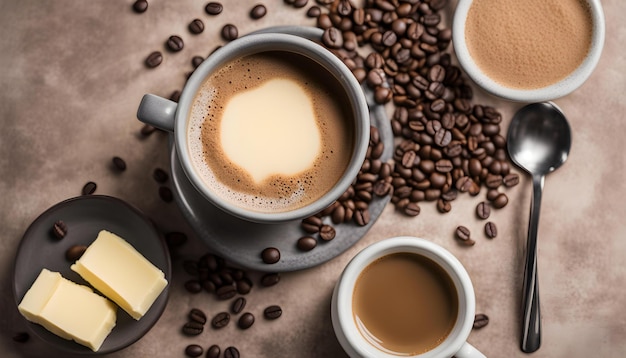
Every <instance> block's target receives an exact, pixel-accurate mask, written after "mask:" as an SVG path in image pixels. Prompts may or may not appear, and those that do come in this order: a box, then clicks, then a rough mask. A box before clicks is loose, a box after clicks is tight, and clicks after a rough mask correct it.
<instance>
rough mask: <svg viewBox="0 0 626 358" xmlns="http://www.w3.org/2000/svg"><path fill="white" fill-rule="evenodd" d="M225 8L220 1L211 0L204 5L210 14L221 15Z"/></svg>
mask: <svg viewBox="0 0 626 358" xmlns="http://www.w3.org/2000/svg"><path fill="white" fill-rule="evenodd" d="M223 9H224V6H222V4H221V3H219V2H210V3H208V4H206V6H205V7H204V11H206V13H207V14H209V15H219V14H220V13H221V12H222V10H223Z"/></svg>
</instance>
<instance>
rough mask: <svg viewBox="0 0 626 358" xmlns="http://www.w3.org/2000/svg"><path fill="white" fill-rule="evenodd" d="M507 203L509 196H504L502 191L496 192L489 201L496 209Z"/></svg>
mask: <svg viewBox="0 0 626 358" xmlns="http://www.w3.org/2000/svg"><path fill="white" fill-rule="evenodd" d="M508 203H509V197H508V196H506V194H504V193H500V194H498V196H496V198H495V199H493V201H492V202H491V204H492V205H493V207H494V208H496V209H502V208H503V207H505V206H506V204H508Z"/></svg>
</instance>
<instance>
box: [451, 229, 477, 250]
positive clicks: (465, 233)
mask: <svg viewBox="0 0 626 358" xmlns="http://www.w3.org/2000/svg"><path fill="white" fill-rule="evenodd" d="M455 234H456V237H457V239H459V240H460V241H461V242H462V243H463V244H465V245H467V246H472V245H474V244H475V241H474V240H472V238H471V237H470V230H469V229H468V228H467V227H465V226H458V227H457V228H456V232H455Z"/></svg>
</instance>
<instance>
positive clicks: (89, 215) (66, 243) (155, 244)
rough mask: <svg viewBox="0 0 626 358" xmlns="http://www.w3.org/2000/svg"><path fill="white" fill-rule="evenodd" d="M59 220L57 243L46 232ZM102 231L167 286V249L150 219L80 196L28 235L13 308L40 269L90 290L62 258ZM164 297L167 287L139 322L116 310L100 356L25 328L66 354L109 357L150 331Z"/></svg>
mask: <svg viewBox="0 0 626 358" xmlns="http://www.w3.org/2000/svg"><path fill="white" fill-rule="evenodd" d="M57 220H62V221H64V222H65V223H66V224H67V227H68V232H67V235H66V236H65V237H64V238H63V239H61V240H58V239H56V238H54V236H52V234H51V231H50V230H51V228H52V226H53V225H54V222H55V221H57ZM100 230H108V231H111V232H113V233H115V234H117V235H119V236H121V237H122V238H124V239H125V240H126V241H128V242H129V243H130V244H131V245H133V247H135V249H137V251H139V252H140V253H141V254H142V255H144V256H145V257H146V258H147V259H148V260H149V261H150V262H152V263H153V264H154V265H155V266H156V267H158V268H159V269H160V270H161V271H163V272H164V273H165V278H166V279H167V280H168V282H171V275H172V272H171V271H172V269H171V263H170V257H169V253H168V251H167V246H166V244H165V241H164V240H163V238H162V236H161V235H160V234H159V232H158V231H157V230H156V228H155V227H154V225H153V224H152V222H151V221H150V219H148V218H147V217H146V216H145V215H144V214H142V213H141V212H140V211H139V210H138V209H136V208H134V207H132V206H130V205H129V204H127V203H126V202H124V201H122V200H120V199H116V198H113V197H110V196H102V195H89V196H80V197H76V198H72V199H68V200H65V201H63V202H60V203H58V204H56V205H54V206H53V207H51V208H50V209H48V210H46V211H45V212H44V213H43V214H41V215H40V216H39V217H38V218H37V219H35V221H34V222H33V223H32V224H31V225H30V226H29V227H28V229H27V230H26V233H25V234H24V237H23V238H22V241H21V243H20V245H19V248H18V251H17V255H16V261H15V272H14V276H13V292H14V294H15V302H16V304H18V305H19V303H20V302H21V300H22V298H23V297H24V295H25V294H26V291H28V289H29V288H30V287H31V285H32V284H33V282H34V281H35V279H36V278H37V276H38V275H39V273H40V272H41V269H43V268H46V269H48V270H50V271H57V272H60V273H61V275H63V277H65V278H67V279H68V280H71V281H74V282H76V283H79V284H83V285H87V286H89V284H87V282H86V281H85V280H83V279H82V278H81V277H80V276H79V275H78V274H77V273H75V272H74V271H72V270H71V269H70V265H71V264H72V262H69V261H67V259H66V258H65V251H66V250H67V249H68V248H69V247H71V246H72V245H87V246H88V245H89V244H90V243H91V242H93V241H94V240H95V239H96V237H97V236H98V232H99V231H100ZM168 292H169V285H168V286H166V287H165V289H164V290H163V292H162V293H161V295H160V296H159V297H158V298H157V299H156V301H155V302H154V304H153V305H152V307H151V308H150V310H149V311H148V312H147V313H146V315H145V316H143V317H142V318H141V319H140V320H138V321H136V320H134V319H133V318H132V317H130V316H129V315H128V314H127V313H126V312H124V310H122V309H118V310H117V322H116V325H115V327H114V328H113V331H111V333H110V334H109V336H108V337H107V338H106V339H105V341H104V343H103V344H102V346H101V347H100V349H99V350H98V352H93V351H92V350H91V349H89V348H87V347H84V346H82V345H80V344H78V343H76V342H74V341H69V340H65V339H63V338H60V337H58V336H56V335H54V334H53V333H51V332H49V331H48V330H46V329H45V328H43V327H42V326H40V325H38V324H35V323H30V322H29V323H30V324H29V326H30V328H31V330H32V332H33V333H34V334H35V335H36V336H38V337H39V338H41V339H42V340H44V341H46V342H48V343H50V344H52V345H54V346H56V347H58V348H60V349H62V350H65V351H68V352H72V353H79V354H80V353H82V354H105V353H111V352H114V351H117V350H120V349H122V348H125V347H127V346H129V345H131V344H132V343H134V342H136V341H137V340H138V339H140V338H141V337H142V336H143V335H144V334H146V333H147V332H148V331H149V330H150V328H152V326H153V325H154V324H155V323H156V322H157V320H158V319H159V317H161V314H162V313H163V310H164V309H165V305H166V303H167V298H168Z"/></svg>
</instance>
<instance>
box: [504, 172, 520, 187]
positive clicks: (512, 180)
mask: <svg viewBox="0 0 626 358" xmlns="http://www.w3.org/2000/svg"><path fill="white" fill-rule="evenodd" d="M502 181H503V182H504V186H506V187H507V188H510V187H513V186H516V185H517V184H519V175H517V174H515V173H511V174H508V175H506V176H505V177H504V178H503V179H502Z"/></svg>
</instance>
